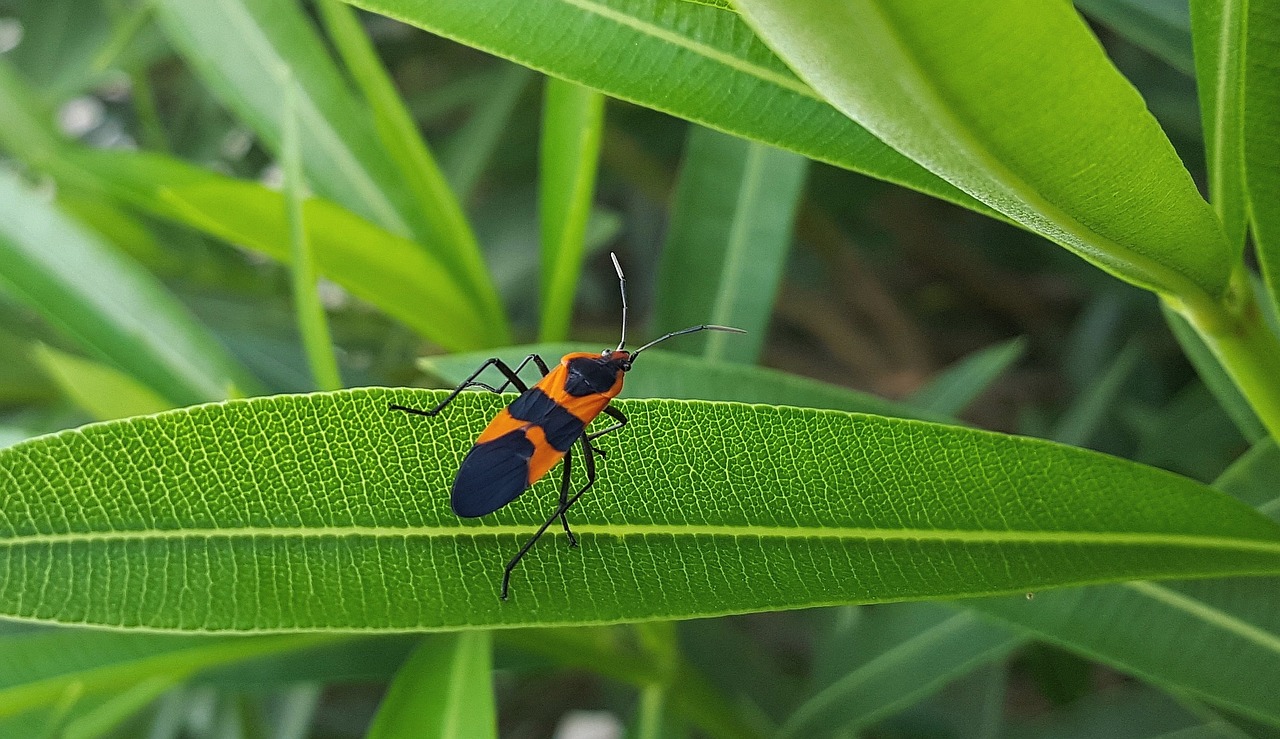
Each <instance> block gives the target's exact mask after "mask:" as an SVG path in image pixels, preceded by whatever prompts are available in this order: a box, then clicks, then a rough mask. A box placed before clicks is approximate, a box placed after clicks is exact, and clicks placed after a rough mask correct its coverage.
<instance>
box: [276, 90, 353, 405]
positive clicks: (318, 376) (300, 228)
mask: <svg viewBox="0 0 1280 739" xmlns="http://www.w3.org/2000/svg"><path fill="white" fill-rule="evenodd" d="M282 74H283V77H284V79H283V83H284V93H285V95H284V107H285V114H284V115H285V119H284V133H283V138H284V141H283V142H282V144H281V148H282V150H283V151H282V153H281V157H280V159H281V167H282V169H283V170H284V202H285V221H286V222H287V224H288V227H289V267H290V269H289V276H290V282H291V283H292V287H293V313H294V316H295V317H296V320H297V323H298V333H299V334H301V336H302V346H303V348H304V349H305V350H306V354H307V364H308V366H309V367H310V369H311V378H312V380H313V381H314V382H315V385H314V387H315V388H316V389H317V390H337V389H338V388H340V387H342V376H341V375H340V374H339V373H338V359H337V357H335V356H334V353H333V339H332V338H330V335H329V322H328V319H327V318H326V317H325V313H324V306H323V305H321V303H320V293H319V291H318V289H317V287H316V268H315V259H314V258H313V257H312V254H311V238H310V235H309V234H308V233H307V224H306V218H305V216H304V213H303V204H304V201H305V199H306V197H307V182H306V176H305V175H304V174H303V173H302V152H301V151H300V150H299V148H298V146H299V142H298V116H297V102H296V98H297V93H296V92H295V86H294V84H293V75H292V73H290V72H289V71H288V70H287V69H286V70H285V71H284V72H283V73H282Z"/></svg>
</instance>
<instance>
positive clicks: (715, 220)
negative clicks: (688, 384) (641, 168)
mask: <svg viewBox="0 0 1280 739" xmlns="http://www.w3.org/2000/svg"><path fill="white" fill-rule="evenodd" d="M807 167H808V161H807V160H806V159H805V158H804V157H800V156H796V155H795V154H791V153H789V152H785V151H781V150H779V149H775V148H773V147H771V146H767V145H765V144H756V143H752V142H749V141H744V140H742V139H739V138H737V137H734V136H727V135H725V134H722V133H718V132H716V131H711V130H708V129H705V128H702V127H700V126H693V127H692V128H691V129H690V131H689V139H688V144H687V145H686V146H685V155H684V160H683V162H682V163H681V167H680V179H679V182H678V183H677V184H676V191H675V203H674V204H673V206H672V212H671V226H670V229H669V230H668V232H667V240H666V243H665V244H663V247H662V262H661V265H660V267H659V274H658V299H657V304H656V306H655V316H654V323H655V326H654V330H655V331H662V332H665V331H674V330H676V329H681V328H684V327H686V326H693V325H697V324H700V323H717V324H720V325H722V326H736V327H738V328H742V329H745V330H746V331H747V333H746V335H735V334H729V333H722V332H717V333H708V334H705V335H703V336H691V337H689V338H687V339H684V340H682V343H681V344H673V345H672V346H671V349H672V351H679V352H683V353H685V354H699V353H701V354H703V355H704V356H705V357H706V358H708V359H714V360H719V361H730V362H741V363H743V364H755V362H756V360H757V359H758V358H759V357H760V351H761V349H762V348H763V347H764V340H765V336H766V334H767V333H768V328H769V317H770V315H771V314H772V313H773V301H774V297H775V296H776V295H777V292H778V285H779V283H780V282H781V281H782V271H783V268H784V267H785V266H786V261H787V253H788V252H789V251H790V249H791V230H792V224H793V223H794V220H795V214H796V206H797V204H798V203H799V201H800V194H801V190H802V189H803V187H804V178H805V173H806V171H807Z"/></svg>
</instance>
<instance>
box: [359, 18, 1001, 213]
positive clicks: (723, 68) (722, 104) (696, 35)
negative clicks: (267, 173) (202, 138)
mask: <svg viewBox="0 0 1280 739" xmlns="http://www.w3.org/2000/svg"><path fill="white" fill-rule="evenodd" d="M351 4H352V5H356V6H359V7H361V8H364V9H365V10H369V11H372V12H374V13H381V14H382V15H386V16H390V17H392V18H396V19H399V20H402V21H404V22H406V23H410V24H413V25H415V26H417V27H419V28H423V29H426V30H428V31H431V32H432V33H437V34H440V35H441V36H445V37H448V38H452V39H455V40H457V41H460V42H462V43H464V44H467V45H469V46H474V47H476V48H477V49H482V50H484V51H487V52H490V53H492V54H496V55H498V56H501V57H505V58H507V59H510V60H512V61H514V62H516V63H518V64H523V65H525V66H528V67H532V68H533V69H537V70H539V71H542V72H545V73H547V74H549V75H551V76H554V77H559V78H561V79H565V80H569V81H570V82H576V83H578V84H580V85H583V86H584V87H589V88H592V89H594V90H598V91H600V92H603V93H605V94H606V95H609V96H610V97H614V98H618V99H620V100H627V101H630V102H633V103H638V104H640V105H644V106H647V107H650V108H654V109H656V110H661V111H664V112H667V113H671V114H672V115H677V116H680V117H681V118H687V119H688V120H691V121H694V122H695V123H701V124H702V125H704V126H707V127H709V128H714V129H716V130H718V131H723V132H725V133H731V134H734V135H737V136H742V137H744V138H748V139H751V140H753V141H759V142H761V143H765V144H772V145H773V146H777V147H779V148H783V149H789V150H791V151H794V152H796V153H799V154H803V155H805V156H807V157H810V158H812V159H817V160H819V161H823V162H827V163H829V164H834V165H836V166H839V167H845V168H847V169H851V170H853V171H855V172H862V173H864V174H867V175H870V176H872V177H878V178H880V179H883V180H887V181H889V182H895V183H898V184H901V185H904V186H906V187H910V188H912V189H915V190H919V191H921V192H925V193H928V194H930V195H933V196H935V197H939V198H943V199H944V200H949V201H951V202H953V203H958V204H960V205H963V206H965V207H967V208H972V209H974V210H977V211H979V212H981V213H986V214H988V215H990V214H991V213H992V211H991V210H990V209H989V208H988V207H987V206H985V205H983V204H981V203H979V202H978V201H976V200H974V199H973V198H972V197H970V196H968V195H966V194H965V193H963V192H961V191H960V190H959V189H957V188H955V187H953V186H952V185H950V184H948V183H946V182H944V181H943V180H942V179H940V178H938V177H937V176H935V175H933V174H931V173H929V172H928V171H926V170H925V169H924V168H922V167H921V166H919V165H918V164H916V163H915V162H913V161H911V160H910V159H908V158H906V157H904V156H902V155H901V154H899V153H898V152H896V151H894V150H893V149H891V148H889V147H888V146H886V145H884V144H883V143H882V142H881V141H880V140H878V139H877V138H875V137H874V136H872V135H871V134H870V133H868V132H867V130H866V129H864V128H862V127H861V126H859V125H857V124H856V123H854V122H852V121H850V120H849V119H848V118H845V117H844V116H842V115H841V114H840V113H839V112H837V111H836V110H835V109H834V108H832V107H831V106H830V105H828V104H827V103H826V102H825V101H824V100H823V99H822V97H821V96H820V95H819V94H817V93H815V92H814V91H813V90H812V89H811V88H810V87H809V86H808V85H806V84H804V83H803V82H801V81H800V80H798V79H797V78H796V77H795V75H794V74H792V73H791V72H790V71H789V70H788V69H787V68H786V66H785V65H784V64H782V62H780V61H779V60H778V58H777V57H776V56H774V54H773V53H772V52H770V51H769V50H768V48H766V47H765V46H764V44H762V43H761V42H760V41H759V40H758V39H757V38H755V37H754V35H753V34H752V33H751V30H750V29H749V28H747V26H746V24H744V23H743V22H742V19H741V18H740V17H739V16H738V14H737V13H733V12H728V11H726V10H724V9H722V8H720V7H712V6H707V5H701V4H695V3H691V2H670V1H663V2H655V1H654V0H471V2H465V3H425V2H420V1H419V0H354V1H352V3H351ZM495 18H501V19H502V22H501V23H495V22H494V19H495Z"/></svg>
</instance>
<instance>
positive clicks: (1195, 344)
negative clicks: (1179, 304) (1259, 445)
mask: <svg viewBox="0 0 1280 739" xmlns="http://www.w3.org/2000/svg"><path fill="white" fill-rule="evenodd" d="M1160 308H1161V310H1162V311H1163V312H1164V320H1165V322H1166V323H1168V324H1169V328H1170V329H1171V330H1172V331H1173V335H1174V337H1175V338H1176V339H1177V340H1178V344H1179V345H1180V346H1181V347H1182V352H1183V353H1184V354H1186V355H1187V359H1188V360H1189V361H1190V362H1191V365H1192V366H1193V367H1195V368H1196V374H1198V375H1200V379H1201V380H1203V381H1204V384H1205V386H1206V387H1208V388H1209V391H1210V392H1212V393H1213V396H1214V397H1215V398H1217V400H1218V404H1219V405H1221V406H1222V409H1223V410H1224V411H1226V412H1227V415H1229V416H1231V420H1232V422H1233V423H1235V425H1236V428H1237V429H1240V433H1241V434H1243V435H1244V438H1246V439H1248V440H1249V441H1250V442H1257V441H1260V440H1261V439H1264V438H1266V436H1267V429H1266V427H1264V426H1263V425H1262V421H1260V420H1258V414H1257V413H1255V412H1254V410H1253V406H1251V405H1249V401H1248V400H1246V399H1245V397H1244V394H1243V393H1241V392H1240V388H1238V387H1236V384H1235V382H1233V381H1232V380H1231V377H1230V376H1229V375H1227V371H1226V370H1224V369H1223V368H1222V363H1221V362H1219V361H1218V358H1217V357H1215V356H1214V355H1213V352H1212V351H1210V350H1209V347H1208V345H1206V344H1205V343H1204V339H1202V338H1200V334H1198V333H1196V330H1195V329H1193V328H1192V327H1191V324H1189V323H1187V319H1185V318H1183V317H1182V316H1181V315H1179V314H1178V313H1177V312H1175V311H1173V310H1171V309H1170V308H1169V306H1167V305H1164V304H1163V303H1162V304H1161V306H1160Z"/></svg>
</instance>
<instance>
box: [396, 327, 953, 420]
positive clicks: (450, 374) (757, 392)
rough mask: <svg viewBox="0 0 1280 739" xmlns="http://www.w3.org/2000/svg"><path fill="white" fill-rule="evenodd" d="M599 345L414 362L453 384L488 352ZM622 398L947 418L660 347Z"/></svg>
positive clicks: (532, 375) (560, 352)
mask: <svg viewBox="0 0 1280 739" xmlns="http://www.w3.org/2000/svg"><path fill="white" fill-rule="evenodd" d="M601 348H602V347H593V346H590V345H587V344H572V343H566V344H529V345H527V346H513V347H507V348H503V349H495V350H493V351H484V352H468V353H465V354H448V355H442V356H435V357H424V358H422V359H420V360H418V364H419V366H420V367H421V368H422V370H423V371H424V372H426V373H427V374H429V375H432V376H433V377H436V378H438V379H440V380H441V381H442V382H443V384H445V385H448V386H449V387H455V386H457V385H458V383H460V382H462V381H463V380H465V379H466V378H467V376H468V375H470V374H471V373H472V372H474V371H475V370H476V368H477V367H479V366H480V365H481V364H482V363H483V362H484V361H485V360H486V359H488V358H489V357H492V356H498V357H501V358H503V359H504V360H506V362H507V364H508V365H509V366H511V367H515V366H516V365H517V364H519V363H520V361H521V360H523V359H524V358H525V357H527V356H529V355H530V354H532V353H537V354H538V355H540V356H541V357H542V358H543V359H545V360H546V361H547V362H548V365H551V364H554V363H556V362H558V361H559V359H560V357H562V356H564V355H565V354H568V353H569V352H583V351H600V350H601ZM611 348H612V347H611ZM495 372H496V370H495ZM525 379H526V380H527V381H528V382H530V383H532V382H536V381H537V379H538V375H537V373H536V371H529V372H528V373H527V375H526V376H525ZM622 397H624V398H684V399H688V400H736V401H738V402H740V403H769V404H771V405H793V406H798V407H801V408H830V409H833V410H841V411H853V412H856V413H874V414H876V415H880V416H896V417H898V418H918V419H920V420H924V421H939V422H945V421H946V420H947V419H946V418H945V417H944V416H941V415H938V414H933V413H929V412H927V411H923V410H920V409H918V408H915V407H913V406H908V405H904V404H902V403H895V402H894V401H892V400H885V399H884V398H880V397H877V396H875V395H870V394H868V393H860V392H858V391H856V390H850V389H848V388H844V387H840V386H838V385H830V384H828V383H825V382H819V381H817V380H811V379H809V378H807V377H801V376H799V375H792V374H789V373H786V372H779V371H778V370H773V369H767V368H764V367H749V366H746V365H741V364H733V363H728V362H711V361H708V360H705V359H696V358H694V357H686V356H684V355H682V354H675V353H674V352H668V351H663V350H662V349H650V350H649V351H647V352H645V353H644V362H637V363H636V369H635V370H633V371H632V372H631V373H629V374H628V375H627V379H626V382H625V383H624V384H623V390H622Z"/></svg>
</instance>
